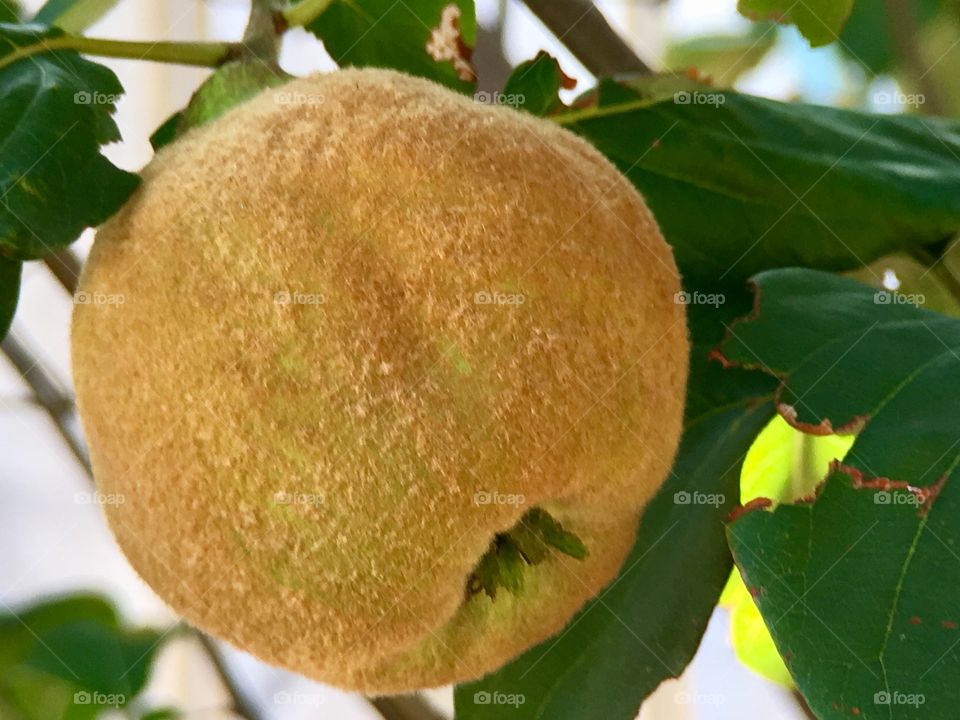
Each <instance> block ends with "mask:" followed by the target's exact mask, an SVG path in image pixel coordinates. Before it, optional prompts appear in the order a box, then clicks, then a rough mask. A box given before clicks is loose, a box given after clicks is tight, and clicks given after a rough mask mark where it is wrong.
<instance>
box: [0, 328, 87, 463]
mask: <svg viewBox="0 0 960 720" xmlns="http://www.w3.org/2000/svg"><path fill="white" fill-rule="evenodd" d="M0 349H2V350H3V354H4V355H6V356H7V358H8V359H9V360H10V362H11V364H12V365H13V366H14V367H15V368H16V369H17V372H18V373H20V376H21V377H22V378H23V379H24V381H25V382H26V383H27V385H29V386H30V389H31V390H33V394H34V396H35V397H36V400H37V404H38V405H39V406H40V407H42V408H43V409H44V411H45V412H46V413H47V415H48V416H49V417H50V420H52V421H53V424H54V425H55V426H56V428H57V432H59V433H60V436H61V437H62V438H63V439H64V441H65V442H66V443H67V445H68V446H69V448H70V452H72V453H73V455H74V457H75V458H76V459H77V461H78V462H79V463H80V465H82V466H83V468H84V469H85V470H86V471H87V472H88V473H89V471H90V459H89V458H88V457H87V446H86V444H85V443H84V442H83V437H82V435H81V434H80V428H79V424H78V422H77V417H76V410H75V408H74V405H73V398H72V397H71V396H70V394H69V393H68V392H67V390H66V389H65V388H64V387H63V385H62V384H61V383H60V382H59V381H58V380H57V379H56V378H55V377H54V376H53V375H51V374H50V373H48V372H47V370H46V369H45V368H44V367H43V366H42V365H41V364H40V362H39V361H38V360H37V358H35V357H34V356H33V354H32V353H31V352H30V351H29V350H28V349H27V348H26V346H25V345H23V343H21V342H20V340H19V339H18V338H17V337H16V336H15V335H14V334H13V333H10V334H8V335H7V337H5V338H4V339H3V342H0Z"/></svg>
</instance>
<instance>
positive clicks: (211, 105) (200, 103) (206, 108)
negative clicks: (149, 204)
mask: <svg viewBox="0 0 960 720" xmlns="http://www.w3.org/2000/svg"><path fill="white" fill-rule="evenodd" d="M291 78H292V76H291V75H289V74H287V73H286V72H284V71H283V70H281V69H280V66H279V65H276V64H275V63H268V62H264V61H263V60H260V59H257V58H253V59H249V60H248V59H243V60H238V61H236V62H232V63H228V64H226V65H224V66H223V67H221V68H218V69H217V70H215V71H214V72H213V73H212V74H211V75H210V77H208V78H207V79H206V80H205V81H204V82H203V84H202V85H200V87H199V88H197V91H196V92H195V93H194V94H193V97H191V98H190V102H189V103H188V104H187V107H185V108H184V109H183V110H181V111H180V112H178V113H175V114H174V115H171V116H170V117H169V118H168V119H167V120H166V121H165V122H164V123H163V124H162V125H160V127H159V128H157V129H156V131H154V133H153V135H151V136H150V144H151V145H153V149H154V150H159V149H160V148H162V147H163V146H164V145H166V144H167V143H170V142H173V141H174V140H175V139H176V138H177V137H179V136H180V135H182V134H183V133H185V132H187V131H188V130H190V129H192V128H196V127H200V126H201V125H206V124H207V123H209V122H212V121H213V120H216V119H217V118H218V117H220V116H221V115H223V114H224V113H225V112H227V111H228V110H230V109H231V108H233V107H236V106H237V105H240V104H241V103H243V102H245V101H247V100H249V99H250V98H252V97H253V96H254V95H256V94H257V93H259V92H260V91H261V90H264V89H265V88H277V87H280V86H282V85H283V84H284V83H286V82H287V81H289V80H290V79H291ZM315 100H316V99H313V101H315ZM297 101H299V102H308V101H311V99H310V98H299V99H298V98H293V97H287V96H285V95H284V93H283V92H282V91H279V90H278V91H277V93H276V102H278V103H285V102H286V103H293V102H297Z"/></svg>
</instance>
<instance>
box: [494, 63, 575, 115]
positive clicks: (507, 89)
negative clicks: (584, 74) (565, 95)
mask: <svg viewBox="0 0 960 720" xmlns="http://www.w3.org/2000/svg"><path fill="white" fill-rule="evenodd" d="M575 84H576V81H575V80H573V79H572V78H569V77H568V76H567V75H566V74H564V72H563V70H561V69H560V63H559V62H558V61H557V59H556V58H555V57H553V56H552V55H550V54H549V53H547V52H542V51H541V52H540V53H539V54H538V55H537V56H536V57H535V58H534V59H533V60H528V61H527V62H524V63H520V64H519V65H517V67H516V68H514V70H513V72H512V73H511V74H510V77H509V78H508V79H507V84H506V85H504V87H503V93H502V94H501V96H502V97H503V98H504V100H505V102H507V103H508V104H510V105H512V106H513V107H516V108H517V109H518V110H525V111H526V112H528V113H530V114H532V115H537V116H539V117H545V116H547V115H551V114H552V113H554V112H557V111H558V110H560V109H561V108H563V107H564V105H563V101H562V100H561V99H560V90H561V89H563V88H566V89H572V88H573V87H574V86H575Z"/></svg>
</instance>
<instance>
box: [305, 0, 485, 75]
mask: <svg viewBox="0 0 960 720" xmlns="http://www.w3.org/2000/svg"><path fill="white" fill-rule="evenodd" d="M307 29H308V30H310V31H311V32H313V33H314V34H315V35H316V36H317V37H319V38H320V39H321V40H323V44H324V47H326V49H327V52H329V53H330V56H331V57H332V58H333V59H334V61H335V62H336V63H337V64H338V65H341V66H346V65H355V66H359V67H385V68H393V69H395V70H400V71H402V72H406V73H410V74H411V75H420V76H422V77H426V78H430V79H431V80H435V81H437V82H439V83H442V84H444V85H447V86H449V87H452V88H454V89H456V90H460V91H462V92H472V91H473V86H474V83H475V81H476V73H475V72H474V69H473V65H472V64H471V62H470V58H471V55H472V54H473V46H474V45H475V44H476V37H477V21H476V16H475V12H474V5H473V0H405V2H396V1H395V0H333V2H332V3H331V4H330V6H329V7H328V8H327V9H326V10H325V11H324V12H323V13H322V14H321V15H320V16H319V17H318V18H317V19H316V20H314V21H313V22H312V23H310V25H308V26H307Z"/></svg>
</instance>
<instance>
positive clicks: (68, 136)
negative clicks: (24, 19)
mask: <svg viewBox="0 0 960 720" xmlns="http://www.w3.org/2000/svg"><path fill="white" fill-rule="evenodd" d="M59 37H61V32H60V31H59V30H47V29H44V28H42V27H40V26H35V25H22V26H19V25H17V26H15V25H0V198H2V200H0V255H7V256H13V257H17V258H20V259H30V258H38V257H42V256H44V255H47V254H49V253H50V252H51V251H52V250H54V249H56V248H58V247H62V246H64V245H67V244H69V243H71V242H73V241H74V240H75V239H76V238H77V236H78V235H79V234H80V232H81V231H82V230H83V229H84V228H87V227H91V226H95V225H99V224H100V223H101V222H103V221H104V220H106V219H107V218H108V217H110V215H112V214H113V213H114V212H115V211H116V210H117V209H118V208H119V207H120V206H121V205H122V204H123V202H124V201H125V200H126V199H127V197H128V196H129V195H130V193H131V192H133V190H134V188H135V187H136V186H137V183H138V178H137V176H136V175H133V174H131V173H127V172H124V171H122V170H119V169H117V168H116V167H114V165H113V164H111V163H110V161H109V160H107V159H106V158H105V157H104V156H103V155H101V154H100V147H101V146H102V145H105V144H107V143H110V142H113V141H115V140H119V139H120V133H119V131H118V130H117V126H116V124H115V123H114V121H113V118H112V117H111V114H112V113H113V110H114V107H115V103H116V100H117V98H118V97H119V96H120V94H121V93H122V92H123V88H122V87H121V85H120V83H119V81H118V80H117V78H116V76H115V75H114V74H113V73H112V72H111V71H110V70H108V69H107V68H105V67H104V66H102V65H97V64H95V63H92V62H90V61H88V60H84V59H83V58H81V57H80V56H79V55H78V54H76V53H75V52H71V51H54V52H45V51H44V48H45V47H47V46H49V45H54V46H55V44H56V41H57V38H59Z"/></svg>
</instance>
